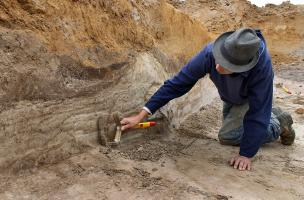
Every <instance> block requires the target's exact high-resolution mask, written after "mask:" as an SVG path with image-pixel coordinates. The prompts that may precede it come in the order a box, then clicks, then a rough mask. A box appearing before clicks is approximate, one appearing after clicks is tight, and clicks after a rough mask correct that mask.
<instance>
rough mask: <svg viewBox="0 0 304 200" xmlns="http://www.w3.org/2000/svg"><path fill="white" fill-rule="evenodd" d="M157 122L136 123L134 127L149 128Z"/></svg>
mask: <svg viewBox="0 0 304 200" xmlns="http://www.w3.org/2000/svg"><path fill="white" fill-rule="evenodd" d="M155 125H156V122H142V123H139V124H137V125H135V126H134V127H133V128H149V127H151V126H155Z"/></svg>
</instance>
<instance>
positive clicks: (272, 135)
mask: <svg viewBox="0 0 304 200" xmlns="http://www.w3.org/2000/svg"><path fill="white" fill-rule="evenodd" d="M248 109H249V105H248V103H247V104H243V105H233V104H230V103H226V102H224V106H223V124H222V127H221V129H220V131H219V134H218V137H219V140H220V142H221V144H225V145H239V144H240V142H241V140H242V137H243V134H244V127H243V119H244V116H245V114H246V112H247V110H248ZM280 134H281V128H280V122H279V120H278V119H277V117H276V116H275V115H274V114H273V113H271V119H270V123H269V126H268V129H267V133H266V136H265V138H264V141H263V144H265V143H269V142H273V141H275V140H277V139H278V138H279V136H280Z"/></svg>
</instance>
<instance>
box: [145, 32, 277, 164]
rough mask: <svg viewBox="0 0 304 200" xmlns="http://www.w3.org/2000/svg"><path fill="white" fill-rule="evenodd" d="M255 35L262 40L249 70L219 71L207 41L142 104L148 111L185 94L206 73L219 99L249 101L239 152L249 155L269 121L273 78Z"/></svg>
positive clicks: (251, 154) (255, 150) (256, 149)
mask: <svg viewBox="0 0 304 200" xmlns="http://www.w3.org/2000/svg"><path fill="white" fill-rule="evenodd" d="M257 35H258V36H259V38H260V39H261V41H262V42H261V45H260V49H259V53H260V56H259V61H258V63H257V64H256V66H255V67H253V68H252V69H251V70H249V71H247V72H243V73H239V74H237V75H236V76H235V75H221V74H219V73H218V72H217V71H216V68H215V66H216V63H215V60H214V57H213V54H212V47H213V43H211V44H208V45H207V46H206V47H205V48H204V49H203V50H202V51H200V52H199V53H198V54H197V55H196V56H194V57H193V58H192V59H191V60H190V61H189V62H188V63H187V64H186V65H185V66H184V67H183V68H182V69H181V70H180V72H179V73H178V74H177V75H175V76H174V77H173V78H171V79H169V80H167V81H165V82H164V84H163V85H162V86H161V87H160V88H159V89H158V91H157V92H156V93H155V94H154V95H153V96H152V97H151V98H150V100H149V101H148V102H147V103H146V104H145V107H146V108H148V109H149V110H150V111H151V113H154V112H156V110H158V109H159V108H160V107H162V106H164V105H165V104H167V103H168V102H169V101H170V100H172V99H174V98H177V97H180V96H182V95H184V94H185V93H187V92H188V91H189V90H190V89H191V88H192V87H193V86H194V84H195V83H196V82H197V81H198V80H199V79H200V78H202V77H204V76H205V75H206V74H209V77H210V79H211V80H212V81H213V83H214V84H215V86H216V87H217V89H218V92H219V95H220V97H221V99H222V100H223V101H225V102H228V103H232V104H238V105H240V104H244V103H247V102H248V103H249V110H248V111H247V113H246V114H245V117H244V120H243V125H244V134H243V137H242V140H241V144H240V155H242V156H246V157H249V158H250V157H253V156H254V155H255V154H256V153H257V151H258V150H259V148H260V146H261V145H262V142H263V139H264V137H266V133H267V128H268V125H269V122H270V117H271V109H272V96H273V77H274V74H273V70H272V64H271V58H270V55H269V53H268V51H267V48H266V42H265V39H264V37H263V36H262V34H261V32H260V31H257Z"/></svg>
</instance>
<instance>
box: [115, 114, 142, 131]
mask: <svg viewBox="0 0 304 200" xmlns="http://www.w3.org/2000/svg"><path fill="white" fill-rule="evenodd" d="M140 121H141V118H140V116H138V115H135V116H132V117H126V118H123V119H122V120H121V121H120V124H121V125H123V126H122V127H121V130H122V131H124V130H126V129H129V128H132V127H133V126H135V125H137V124H138V123H139V122H140Z"/></svg>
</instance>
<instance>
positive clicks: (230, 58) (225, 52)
mask: <svg viewBox="0 0 304 200" xmlns="http://www.w3.org/2000/svg"><path fill="white" fill-rule="evenodd" d="M221 53H222V55H223V56H224V57H225V58H226V59H227V60H228V61H229V62H231V63H233V64H235V65H246V64H249V63H250V62H251V60H252V59H253V58H251V59H249V60H239V59H236V58H234V57H232V56H230V54H229V53H228V52H227V50H226V49H225V47H224V45H222V46H221Z"/></svg>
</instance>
